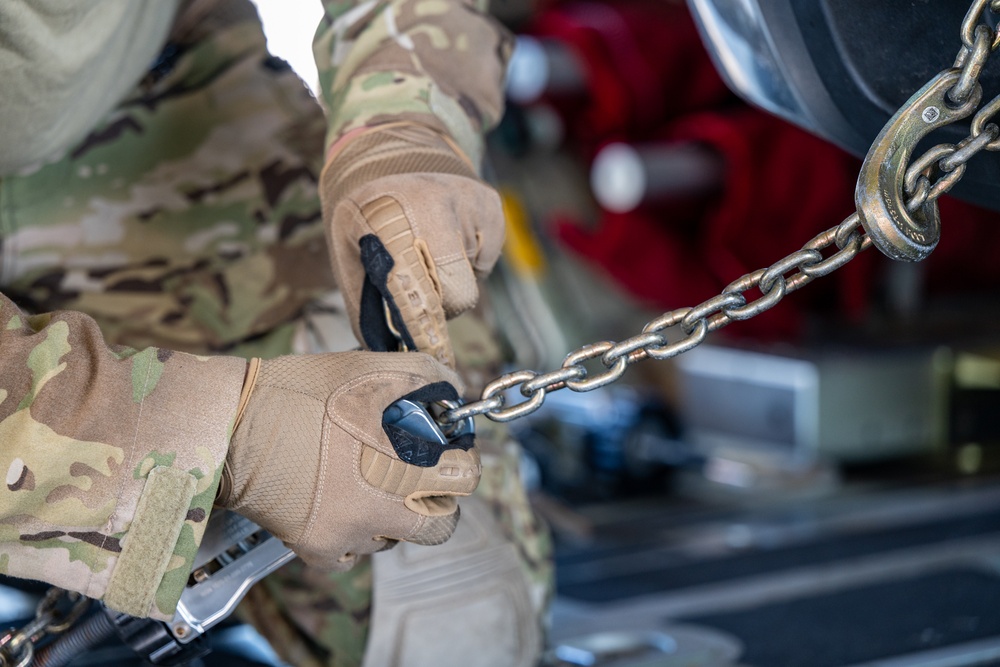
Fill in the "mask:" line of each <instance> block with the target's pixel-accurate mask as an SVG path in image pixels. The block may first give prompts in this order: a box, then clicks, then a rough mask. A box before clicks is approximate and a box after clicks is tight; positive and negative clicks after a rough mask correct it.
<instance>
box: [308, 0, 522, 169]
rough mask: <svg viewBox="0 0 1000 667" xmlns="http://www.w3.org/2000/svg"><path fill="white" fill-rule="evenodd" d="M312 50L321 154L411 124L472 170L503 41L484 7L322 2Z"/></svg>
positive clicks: (385, 0)
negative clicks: (352, 137) (388, 126)
mask: <svg viewBox="0 0 1000 667" xmlns="http://www.w3.org/2000/svg"><path fill="white" fill-rule="evenodd" d="M323 4H324V6H325V9H326V13H325V17H324V19H323V21H322V22H321V23H320V26H319V28H318V29H317V32H316V39H315V41H314V42H313V50H314V53H315V56H316V63H317V66H318V69H319V78H320V88H321V90H322V95H323V99H324V101H325V103H326V107H327V111H328V118H329V131H328V134H327V145H329V144H331V143H332V142H333V141H335V140H336V139H337V138H338V137H339V136H341V135H342V134H344V133H345V132H348V131H350V130H353V129H355V128H358V127H364V126H367V125H374V124H378V123H382V122H387V121H393V120H413V121H417V122H421V123H425V124H428V125H430V126H432V127H434V128H436V129H438V130H441V131H444V132H447V133H448V134H449V135H451V136H452V137H453V138H454V139H455V140H456V141H457V142H458V144H459V145H460V146H461V147H462V149H463V150H464V151H465V152H466V154H467V155H468V156H469V157H470V158H471V159H472V160H473V161H474V163H475V164H479V163H480V160H481V158H482V136H483V134H484V133H485V132H486V131H487V130H489V129H491V128H492V127H493V126H494V125H495V124H496V123H497V121H499V119H500V114H501V113H502V111H503V77H504V69H505V67H506V63H507V59H508V58H509V56H510V51H511V48H512V45H513V41H512V39H511V36H510V34H509V33H508V32H507V30H506V29H505V28H503V27H502V26H501V25H500V24H499V23H498V22H497V21H496V20H495V19H493V18H492V17H490V16H489V15H487V14H486V13H485V9H486V7H485V5H486V0H367V1H366V2H361V1H357V0H356V1H353V2H352V1H345V0H324V1H323Z"/></svg>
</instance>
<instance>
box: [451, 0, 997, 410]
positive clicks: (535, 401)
mask: <svg viewBox="0 0 1000 667" xmlns="http://www.w3.org/2000/svg"><path fill="white" fill-rule="evenodd" d="M987 9H989V10H990V11H993V12H1000V0H974V2H973V3H972V6H971V7H970V8H969V11H968V13H967V14H966V16H965V19H964V20H963V22H962V29H961V36H962V48H961V50H960V51H959V53H958V57H957V58H956V59H955V64H954V66H955V67H956V68H961V73H960V75H959V77H958V80H957V81H956V83H955V84H954V85H953V86H952V88H951V90H949V92H948V96H949V97H950V98H951V100H952V101H954V102H955V103H956V104H958V105H966V104H969V105H971V108H975V106H977V105H978V104H979V101H980V99H981V97H982V88H981V86H980V83H979V77H980V74H981V73H982V70H983V67H984V65H985V64H986V61H987V60H988V59H989V56H990V54H992V52H993V51H995V50H996V49H997V47H998V46H1000V34H998V33H996V32H995V31H993V30H992V28H990V27H989V25H988V24H987V23H986V21H985V18H984V13H985V12H986V11H987ZM997 113H1000V95H998V96H997V97H996V98H994V99H993V100H992V101H990V102H989V103H987V104H985V105H983V106H982V107H981V108H980V109H979V111H978V112H977V113H976V115H975V117H974V118H973V120H972V122H971V130H970V133H969V136H967V137H966V138H965V139H963V140H962V141H960V142H959V143H958V144H938V145H937V146H934V147H933V148H931V149H930V150H928V151H927V152H926V153H924V154H923V155H922V156H920V157H919V158H917V159H916V160H914V161H912V162H911V163H910V165H909V166H908V168H907V170H906V173H905V176H904V194H903V197H904V201H903V205H904V206H905V207H906V208H907V209H908V210H909V211H914V210H916V209H918V208H920V207H921V206H924V205H925V204H928V203H930V202H934V201H935V200H937V198H938V197H940V196H941V195H943V194H944V193H945V192H948V190H950V189H951V188H952V187H953V186H954V185H955V183H957V182H958V181H959V180H960V179H961V178H962V176H963V175H964V173H965V165H966V164H967V163H968V161H969V160H971V159H972V158H973V157H974V156H975V155H977V154H979V153H980V152H981V151H983V150H990V151H995V150H1000V127H998V126H997V124H996V123H992V122H990V121H991V120H992V119H993V118H994V116H996V115H997ZM871 246H872V239H871V238H870V237H869V236H868V234H867V233H866V232H865V230H864V228H863V227H862V226H861V222H860V218H859V216H858V213H857V212H854V213H852V214H851V215H849V216H848V217H847V218H845V219H844V220H843V222H841V223H840V224H839V225H837V226H835V227H831V228H830V229H828V230H826V231H824V232H822V233H820V234H817V235H816V236H815V237H813V238H812V239H811V240H810V241H809V242H808V243H806V244H805V245H804V246H802V248H801V249H800V250H797V251H795V252H793V253H791V254H789V255H787V256H785V257H783V258H782V259H780V260H778V261H777V262H775V263H774V264H772V265H771V266H769V267H766V268H762V269H758V270H756V271H753V272H751V273H747V274H746V275H744V276H741V277H740V278H738V279H736V280H734V281H733V282H731V283H730V284H729V285H727V286H726V287H725V288H724V289H723V290H722V292H721V293H720V294H719V295H717V296H714V297H712V298H711V299H708V300H706V301H703V302H702V303H700V304H698V305H696V306H693V307H690V308H678V309H676V310H672V311H670V312H667V313H664V314H663V315H660V316H659V317H657V318H656V319H654V320H652V321H651V322H649V323H647V324H646V326H645V327H643V329H642V333H640V334H637V335H635V336H632V337H631V338H627V339H625V340H624V341H622V342H620V343H615V342H613V341H602V342H599V343H592V344H590V345H584V346H583V347H581V348H579V349H577V350H575V351H573V352H571V353H570V354H568V355H567V356H566V358H565V359H564V360H563V363H562V366H561V367H560V368H559V369H558V370H555V371H552V372H549V373H545V374H543V375H540V374H538V373H536V372H534V371H529V370H522V371H516V372H513V373H507V374H506V375H503V376H501V377H500V378H498V379H496V380H494V381H493V382H491V383H490V384H489V385H487V386H486V388H485V389H484V390H483V393H482V397H481V398H480V400H478V401H474V402H471V403H468V404H466V405H463V406H461V407H459V408H456V409H453V410H448V411H446V412H445V413H443V414H442V415H441V417H440V420H441V421H442V422H444V423H450V422H454V421H458V420H460V419H465V418H467V417H471V416H475V415H485V416H486V417H488V418H489V419H492V420H494V421H500V422H506V421H510V420H512V419H517V418H519V417H523V416H525V415H528V414H531V413H532V412H534V411H535V410H537V409H539V408H540V407H541V406H542V403H543V402H544V401H545V396H546V395H548V394H550V393H552V392H554V391H559V390H561V389H566V388H568V389H570V390H571V391H578V392H583V391H592V390H594V389H597V388H598V387H603V386H605V385H607V384H610V383H612V382H615V381H616V380H618V379H619V378H621V377H622V375H624V373H625V371H626V370H627V368H628V367H629V366H630V365H632V364H634V363H636V362H639V361H642V360H644V359H660V360H662V359H671V358H673V357H676V356H678V355H680V354H684V353H685V352H688V351H689V350H692V349H694V348H695V347H697V346H699V345H701V344H702V343H703V342H704V341H705V338H706V337H707V336H708V334H709V333H711V332H713V331H716V330H718V329H721V328H722V327H724V326H726V325H727V324H729V323H730V322H734V321H737V320H747V319H750V318H752V317H756V316H757V315H760V314H761V313H763V312H765V311H767V310H770V309H771V308H773V307H774V306H776V305H778V303H779V302H781V300H782V299H784V298H785V297H786V296H788V295H789V294H791V293H792V292H794V291H795V290H797V289H799V288H801V287H803V286H805V285H807V284H809V283H810V282H812V281H813V280H815V279H816V278H820V277H822V276H826V275H829V274H831V273H833V272H834V271H836V270H837V269H839V268H840V267H842V266H844V265H845V264H847V263H848V262H850V261H851V260H853V259H854V258H855V257H857V256H858V255H859V254H861V253H862V252H864V251H865V250H867V249H868V248H870V247H871ZM752 290H757V291H759V292H760V296H758V297H757V298H755V299H752V300H748V299H747V296H746V295H747V293H748V292H750V291H752ZM675 333H676V334H677V335H676V338H675V337H674V334H675ZM594 360H599V361H600V363H601V365H602V366H603V368H599V369H598V371H596V372H595V373H594V374H593V375H592V374H591V371H590V370H588V368H587V367H586V366H584V363H585V362H593V361H594ZM518 387H519V391H520V393H521V395H522V396H524V397H525V398H526V399H527V400H525V401H522V402H521V403H518V404H516V405H512V406H508V405H507V393H508V392H512V391H513V390H514V389H515V388H518Z"/></svg>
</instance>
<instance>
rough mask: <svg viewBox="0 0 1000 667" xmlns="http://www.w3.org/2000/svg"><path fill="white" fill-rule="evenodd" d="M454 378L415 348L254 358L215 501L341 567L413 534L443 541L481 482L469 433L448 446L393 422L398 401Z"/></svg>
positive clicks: (305, 554) (436, 391)
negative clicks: (389, 418) (391, 412)
mask: <svg viewBox="0 0 1000 667" xmlns="http://www.w3.org/2000/svg"><path fill="white" fill-rule="evenodd" d="M457 383H458V379H457V376H455V374H454V373H453V372H451V371H450V370H448V369H446V368H444V367H442V366H441V365H440V364H438V363H436V362H435V361H434V360H433V359H432V358H430V357H429V356H427V355H424V354H418V353H374V352H344V353H337V354H323V355H297V356H288V357H278V358H277V359H272V360H269V361H260V360H256V359H255V360H253V361H251V363H250V367H249V370H248V372H247V379H246V382H245V384H244V388H243V394H242V396H241V399H240V409H239V413H238V415H237V425H236V429H235V432H234V433H233V437H232V441H231V443H230V446H229V453H228V456H227V457H226V465H225V468H224V470H223V479H222V485H221V487H220V490H219V495H218V498H217V501H216V502H217V504H219V505H221V506H223V507H226V508H228V509H231V510H234V511H236V512H238V513H240V514H242V515H244V516H246V517H247V518H249V519H251V520H253V521H255V522H256V523H258V524H259V525H261V526H263V527H264V528H266V529H267V530H268V531H270V532H271V533H272V534H273V535H275V536H276V537H278V538H279V539H281V540H282V541H283V542H285V544H287V545H288V546H289V547H290V548H291V549H292V550H293V551H295V552H296V553H297V554H298V555H299V556H300V557H301V558H302V560H304V561H305V562H306V563H307V564H309V565H313V566H317V567H321V568H325V569H338V570H344V569H348V568H350V567H351V566H352V565H353V564H354V562H355V560H356V559H357V557H358V556H359V555H361V554H366V553H373V552H375V551H380V550H382V549H384V548H387V547H389V546H392V545H393V544H395V542H396V541H399V540H405V541H408V542H415V543H417V544H440V543H441V542H444V541H445V540H447V539H448V538H449V537H450V536H451V534H452V532H453V531H454V529H455V525H456V523H457V522H458V505H457V502H456V498H455V497H456V496H465V495H469V494H470V493H472V491H473V490H475V488H476V485H477V484H478V482H479V474H480V463H479V452H478V451H477V450H476V449H475V448H474V447H473V441H472V436H471V435H469V436H465V438H464V439H460V440H458V441H457V442H455V443H451V444H449V445H444V446H443V445H439V444H436V443H429V442H426V441H423V440H417V439H415V438H414V437H413V436H409V434H407V433H405V432H402V431H399V430H398V429H393V428H392V427H389V428H384V427H383V424H382V412H383V410H385V408H386V407H388V406H389V405H390V404H391V403H393V402H394V401H396V400H397V399H399V398H404V397H405V398H411V399H413V400H418V401H427V402H430V401H433V400H437V399H441V398H449V399H454V398H457V395H458V394H457V392H456V390H455V386H456V385H457Z"/></svg>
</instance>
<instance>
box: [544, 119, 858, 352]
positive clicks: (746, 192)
mask: <svg viewBox="0 0 1000 667" xmlns="http://www.w3.org/2000/svg"><path fill="white" fill-rule="evenodd" d="M662 141H663V142H665V143H667V144H669V143H672V142H676V141H696V142H699V143H702V144H705V145H707V146H710V147H711V148H713V149H714V150H716V151H717V152H718V153H719V154H720V155H722V156H723V158H724V161H725V183H724V186H723V188H722V189H721V190H720V191H719V192H718V193H716V194H714V195H710V196H707V197H704V198H702V199H701V200H699V201H696V202H691V201H688V202H680V201H674V202H670V203H669V204H667V205H665V206H661V207H657V208H647V209H646V210H641V211H635V212H631V213H627V214H615V213H607V212H606V213H605V214H604V216H603V217H602V219H601V221H600V223H599V225H598V227H597V228H596V229H594V230H592V231H588V230H585V229H583V228H582V227H581V226H580V225H578V224H576V223H573V222H571V221H568V220H560V221H557V224H556V233H557V236H558V238H560V239H561V240H562V241H563V242H564V243H565V244H566V245H567V246H569V247H570V248H572V249H573V250H574V251H576V252H577V253H579V254H581V255H584V256H585V257H587V258H588V259H590V260H591V261H592V262H594V263H596V264H598V265H600V266H601V267H603V268H604V269H605V270H606V271H607V272H608V273H609V274H610V275H611V276H612V277H613V278H614V279H615V280H616V281H618V282H619V283H620V284H622V285H623V286H624V287H626V288H627V289H628V290H629V291H630V292H632V293H633V294H635V295H636V296H638V297H640V298H641V299H643V300H646V301H648V302H650V303H652V304H655V305H656V306H657V307H660V308H678V307H683V306H694V305H697V304H698V303H699V302H701V301H702V300H704V299H707V298H709V297H712V296H715V295H716V294H718V293H719V292H720V291H721V290H722V288H724V287H725V286H726V285H728V284H729V283H730V282H732V281H733V280H735V279H737V278H739V277H740V276H742V275H743V274H745V273H749V272H751V271H754V270H756V269H758V268H765V267H767V266H769V265H770V264H772V263H773V262H775V261H776V260H778V259H780V258H781V257H783V256H785V255H786V254H788V253H790V252H793V251H795V250H798V249H799V248H801V247H802V245H803V244H804V243H805V242H807V241H808V240H809V239H811V238H812V237H814V236H815V235H816V234H818V233H819V232H821V231H823V230H825V229H827V228H829V227H832V226H833V225H836V224H838V223H839V222H840V221H841V220H843V219H844V218H845V217H846V216H847V215H849V214H850V213H851V211H852V210H853V203H852V202H853V199H854V179H855V176H856V174H857V168H858V164H859V163H858V161H857V160H855V159H854V158H851V157H850V156H848V155H846V154H845V153H843V152H842V151H840V150H839V149H837V148H835V147H833V146H831V145H830V144H828V143H826V142H824V141H822V140H820V139H817V138H816V137H813V136H812V135H809V134H807V133H805V132H803V131H802V130H799V129H797V128H795V127H792V126H791V125H789V124H787V123H785V122H783V121H781V120H779V119H777V118H775V117H773V116H770V115H767V114H765V113H763V112H760V111H757V110H755V109H750V108H746V107H740V108H735V109H730V110H727V111H723V112H705V113H699V114H691V115H688V116H685V117H683V118H680V119H678V120H676V121H675V122H674V123H672V124H671V125H669V126H667V127H666V128H665V129H664V130H663V139H662ZM870 268H871V262H870V261H869V260H868V259H867V258H861V259H859V260H856V261H855V262H852V263H851V264H850V265H848V266H847V267H844V268H842V269H841V270H840V271H838V272H837V274H835V276H836V278H833V277H827V278H826V279H825V281H831V282H828V284H827V289H825V290H820V291H816V292H814V293H813V294H812V299H816V298H820V297H822V298H825V299H831V289H830V288H831V287H832V285H833V283H836V287H837V291H838V293H837V294H836V295H835V296H834V297H833V299H835V300H836V301H837V302H838V306H839V307H840V308H841V309H842V310H843V311H844V312H846V313H849V314H851V315H853V316H855V317H856V316H858V315H860V314H861V313H862V312H863V311H864V308H865V294H866V293H867V290H866V288H865V285H866V282H867V280H868V274H869V273H870ZM815 288H816V285H815V284H814V285H810V291H812V290H814V289H815ZM820 292H823V293H822V294H821V293H820ZM799 294H801V292H800V293H799ZM756 296H759V293H756V292H748V293H747V298H748V299H752V298H756ZM800 299H801V297H799V296H798V295H796V297H791V300H790V301H789V300H786V302H784V303H783V304H782V306H780V307H778V308H775V309H773V310H771V311H769V312H768V313H767V314H765V315H762V316H760V317H758V318H754V319H753V320H750V321H747V322H743V323H741V325H740V327H739V328H740V332H739V333H740V334H742V335H766V336H767V337H788V336H791V335H794V334H796V333H797V332H798V331H799V329H800V326H801V323H802V322H801V317H800V315H801V312H800V309H799V308H796V307H795V306H794V305H792V304H794V303H795V302H796V301H798V300H800Z"/></svg>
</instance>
